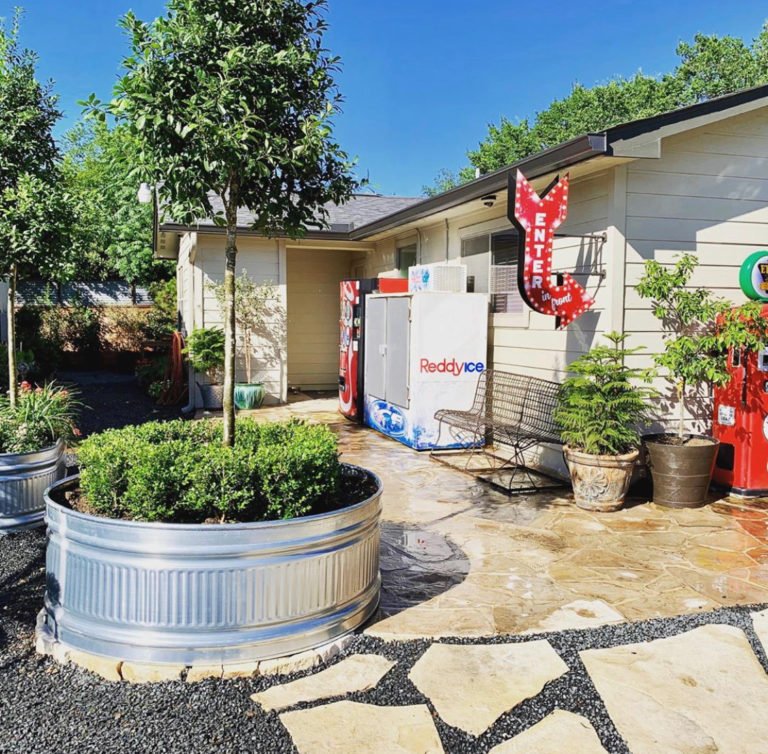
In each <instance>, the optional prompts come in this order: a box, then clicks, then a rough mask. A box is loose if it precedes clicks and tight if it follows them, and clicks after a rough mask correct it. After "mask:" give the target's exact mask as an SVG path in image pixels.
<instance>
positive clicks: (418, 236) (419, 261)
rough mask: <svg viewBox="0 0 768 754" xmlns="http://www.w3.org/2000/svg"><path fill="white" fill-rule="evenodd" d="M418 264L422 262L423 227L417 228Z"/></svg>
mask: <svg viewBox="0 0 768 754" xmlns="http://www.w3.org/2000/svg"><path fill="white" fill-rule="evenodd" d="M416 264H421V228H416Z"/></svg>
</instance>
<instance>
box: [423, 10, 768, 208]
mask: <svg viewBox="0 0 768 754" xmlns="http://www.w3.org/2000/svg"><path fill="white" fill-rule="evenodd" d="M677 54H678V57H679V58H680V62H679V63H678V65H677V66H676V68H675V69H674V71H672V72H671V73H667V74H665V75H662V76H648V75H645V74H643V73H636V74H635V75H634V76H632V77H630V78H623V77H619V78H616V79H613V80H611V81H608V82H607V83H604V84H598V85H596V86H592V87H586V86H584V85H583V84H580V83H577V84H575V85H574V86H573V88H572V90H571V92H570V93H569V94H568V95H567V96H566V97H563V98H561V99H557V100H555V101H554V102H552V104H551V105H550V106H549V107H547V108H546V109H545V110H542V111H541V112H539V113H536V115H535V117H534V118H533V119H528V118H525V119H522V120H520V121H517V122H514V121H512V120H509V119H508V118H502V119H501V121H500V123H498V124H490V125H489V126H488V134H487V136H486V137H485V138H484V139H483V141H482V142H481V143H480V144H479V145H478V147H477V149H474V150H470V151H469V152H468V153H467V157H468V158H469V161H470V163H471V165H470V166H468V167H465V168H463V169H462V170H460V171H458V172H457V173H452V172H451V171H447V170H443V171H441V172H440V174H439V175H438V176H437V178H436V179H435V182H434V184H433V185H432V186H425V187H424V193H425V194H427V195H433V194H435V193H439V192H440V191H445V190H447V189H449V188H453V187H454V186H456V185H459V184H460V183H465V182H466V181H469V180H472V178H474V177H475V169H476V168H479V169H480V171H481V172H482V173H488V172H491V171H493V170H498V169H500V168H502V167H504V166H505V165H509V164H511V163H513V162H516V161H517V160H521V159H523V158H524V157H528V156H529V155H532V154H535V153H536V152H539V151H541V150H543V149H548V148H550V147H554V146H556V145H558V144H561V143H562V142H564V141H567V140H568V139H572V138H574V137H576V136H580V135H581V134H584V133H589V132H594V131H602V130H604V129H606V128H609V127H610V126H615V125H618V124H619V123H626V122H628V121H632V120H637V119H640V118H646V117H650V116H653V115H658V114H659V113H663V112H667V111H669V110H674V109H676V108H678V107H684V106H685V105H691V104H694V103H696V102H701V101H702V100H707V99H710V98H712V97H718V96H720V95H723V94H728V93H729V92H734V91H737V90H739V89H745V88H747V87H750V86H757V85H758V84H763V83H766V82H768V23H767V24H766V25H765V26H763V28H762V30H761V31H760V33H759V35H758V36H757V38H756V39H755V40H754V41H753V43H752V44H751V45H749V44H747V43H745V42H744V41H743V40H741V39H738V38H736V37H731V36H724V37H720V36H717V35H715V34H713V35H706V34H697V35H696V36H695V37H694V38H693V41H692V42H680V44H679V45H678V46H677Z"/></svg>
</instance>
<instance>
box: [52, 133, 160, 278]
mask: <svg viewBox="0 0 768 754" xmlns="http://www.w3.org/2000/svg"><path fill="white" fill-rule="evenodd" d="M137 151H138V145H137V141H136V139H135V137H133V136H132V135H131V133H130V130H129V128H128V127H127V126H126V125H119V126H116V127H114V128H109V127H108V126H107V124H106V123H102V122H100V121H96V120H93V119H89V120H86V121H85V122H81V123H78V124H77V125H76V126H75V127H74V128H73V129H71V130H70V131H69V132H68V133H67V134H66V135H65V137H64V143H63V152H64V159H63V164H62V170H63V173H64V177H65V180H66V182H67V186H68V189H69V191H70V192H71V194H72V196H73V199H74V201H75V202H76V203H77V205H78V207H79V208H80V216H79V219H78V220H79V221H78V225H77V228H76V229H75V230H76V238H75V241H76V243H77V244H78V246H79V248H80V254H79V257H78V267H77V270H76V273H75V274H76V276H77V277H79V278H80V279H89V278H96V279H105V278H110V277H119V278H121V279H123V280H126V281H127V282H128V283H130V284H131V285H132V286H136V285H148V284H150V283H153V282H156V281H158V280H162V279H166V278H168V277H169V276H170V275H172V274H173V267H174V265H173V262H170V261H168V260H163V259H156V258H155V255H154V249H153V248H152V222H153V211H152V207H151V206H150V205H147V204H140V203H139V202H137V201H136V188H137V182H136V180H137V179H136V165H137Z"/></svg>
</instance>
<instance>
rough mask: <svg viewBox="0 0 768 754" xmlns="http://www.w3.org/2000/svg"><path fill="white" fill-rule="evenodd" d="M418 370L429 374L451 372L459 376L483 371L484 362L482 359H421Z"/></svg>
mask: <svg viewBox="0 0 768 754" xmlns="http://www.w3.org/2000/svg"><path fill="white" fill-rule="evenodd" d="M419 371H421V372H422V373H429V374H435V373H437V374H452V375H453V376H454V377H459V376H460V375H462V374H468V373H474V374H480V372H483V371H485V364H483V362H482V361H463V362H462V361H456V359H443V360H442V361H430V360H429V359H421V360H420V361H419Z"/></svg>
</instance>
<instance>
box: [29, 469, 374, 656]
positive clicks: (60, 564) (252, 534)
mask: <svg viewBox="0 0 768 754" xmlns="http://www.w3.org/2000/svg"><path fill="white" fill-rule="evenodd" d="M344 473H345V474H353V475H365V476H367V477H368V478H369V479H372V480H373V481H375V483H376V489H377V491H376V492H375V494H373V495H372V496H371V497H370V498H368V499H367V500H365V501H363V502H361V503H358V504H356V505H353V506H349V507H347V508H342V509H340V510H337V511H333V512H331V513H325V514H320V515H315V516H306V517H303V518H295V519H291V520H285V521H266V522H257V523H237V524H158V523H142V522H136V521H123V520H115V519H108V518H100V517H96V516H90V515H86V514H83V513H79V512H77V511H73V510H71V509H70V508H68V507H66V506H64V505H61V504H60V502H57V501H61V500H62V499H63V493H64V492H65V491H66V490H67V489H69V488H74V487H76V486H77V484H78V478H77V477H73V478H72V479H71V480H70V479H68V480H65V481H64V482H61V483H59V484H57V485H55V486H54V487H53V488H52V489H50V490H48V492H47V493H46V500H47V514H46V519H47V522H48V531H49V542H48V554H47V572H48V573H47V590H46V597H45V616H44V623H43V626H42V627H41V630H42V631H43V632H44V633H45V634H46V636H47V638H48V639H52V640H55V641H58V642H60V643H61V644H62V645H63V646H64V647H67V648H71V649H77V650H81V651H84V652H89V653H92V654H96V655H102V656H106V657H112V658H116V659H120V660H130V661H136V662H149V663H183V664H187V665H193V664H196V663H208V662H210V663H219V662H225V663H226V662H242V661H250V660H262V659H270V658H274V657H283V656H286V655H289V654H293V653H296V652H302V651H304V650H307V649H311V648H314V647H317V646H320V645H321V644H324V643H326V642H328V641H331V640H333V639H335V638H337V637H339V636H341V635H343V634H345V633H347V632H349V631H351V630H352V629H354V628H356V627H358V626H360V625H361V624H362V623H364V622H365V621H366V620H367V619H368V618H369V617H370V616H371V615H372V614H373V612H374V611H375V610H376V607H377V606H378V599H379V589H380V583H381V582H380V575H379V539H380V534H379V519H380V515H381V482H380V480H379V479H378V478H377V477H376V476H375V475H374V474H372V473H371V472H369V471H366V470H365V469H360V468H358V467H355V466H348V465H345V466H344Z"/></svg>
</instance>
